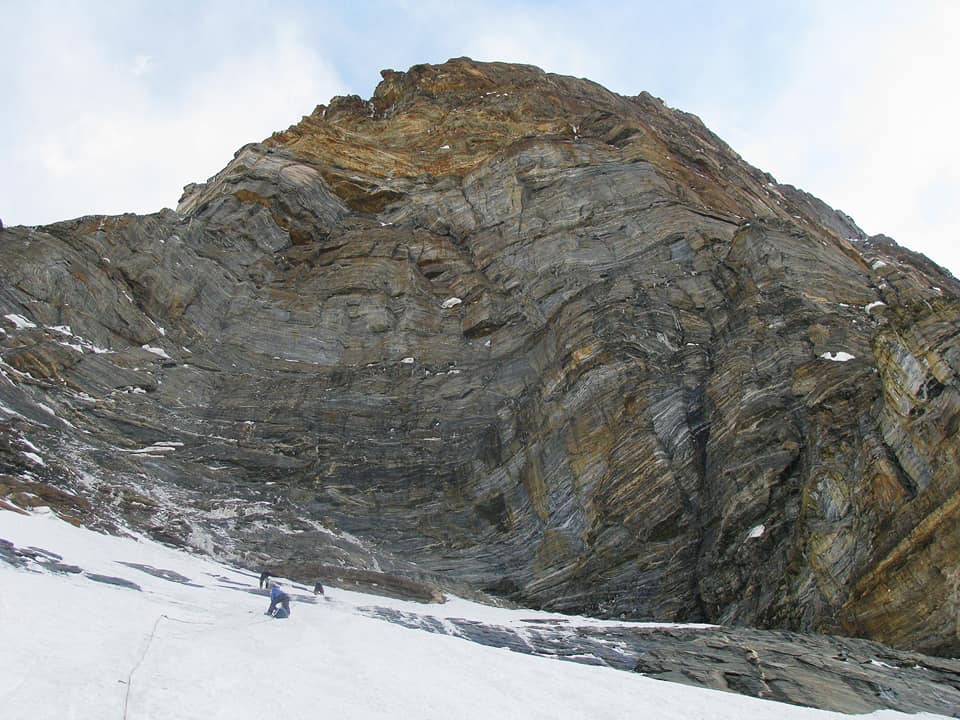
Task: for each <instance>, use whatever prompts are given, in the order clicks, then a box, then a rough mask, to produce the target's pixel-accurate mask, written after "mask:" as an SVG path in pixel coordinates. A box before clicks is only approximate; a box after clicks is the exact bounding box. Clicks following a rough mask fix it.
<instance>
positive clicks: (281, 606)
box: [264, 580, 290, 619]
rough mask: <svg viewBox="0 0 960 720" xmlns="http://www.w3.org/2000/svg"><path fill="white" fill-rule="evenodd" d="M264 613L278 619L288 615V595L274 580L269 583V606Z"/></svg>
mask: <svg viewBox="0 0 960 720" xmlns="http://www.w3.org/2000/svg"><path fill="white" fill-rule="evenodd" d="M264 615H272V616H273V617H275V618H278V619H280V618H288V617H290V596H289V595H287V594H286V593H285V592H284V591H283V590H281V589H280V584H279V583H278V582H277V581H276V580H274V581H273V582H272V583H270V607H269V608H268V609H267V611H266V612H265V613H264Z"/></svg>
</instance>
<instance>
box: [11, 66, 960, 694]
mask: <svg viewBox="0 0 960 720" xmlns="http://www.w3.org/2000/svg"><path fill="white" fill-rule="evenodd" d="M0 249H2V252H0V495H2V496H3V498H4V502H5V503H8V504H11V505H12V506H14V507H20V508H24V507H35V506H39V505H49V506H51V507H54V508H56V509H57V512H58V513H60V514H62V515H63V516H64V517H67V518H68V519H70V520H71V521H73V522H77V523H84V524H86V525H89V526H91V527H94V528H98V529H103V530H108V531H114V532H117V531H121V528H122V527H123V526H124V525H129V526H133V527H135V528H138V529H140V530H142V531H144V532H146V533H148V534H150V535H152V536H153V537H155V538H157V539H159V540H162V541H163V542H167V543H171V544H175V545H181V546H190V547H194V548H198V549H201V550H204V551H207V552H210V553H213V554H215V555H217V556H219V557H221V558H225V559H229V560H231V561H233V562H236V563H239V564H243V565H245V566H247V567H262V566H264V565H265V564H272V565H275V566H278V567H284V568H290V570H289V572H290V574H291V576H293V577H296V578H297V579H298V580H300V581H302V582H304V583H308V584H312V582H313V581H314V580H315V579H317V578H316V577H315V576H316V569H317V567H318V566H319V565H325V566H332V567H339V568H348V569H352V570H355V571H358V572H366V571H369V572H374V573H383V574H385V575H389V576H393V577H397V578H406V579H408V580H411V581H415V582H416V583H422V584H423V586H424V587H428V588H432V589H435V590H437V591H439V592H444V591H450V590H456V589H463V588H473V592H476V593H482V592H488V593H493V594H496V595H498V596H501V597H505V598H508V599H510V600H513V601H515V602H518V603H524V604H529V605H533V606H537V607H542V608H546V609H550V610H556V611H576V612H582V613H588V614H594V615H598V616H606V617H619V616H624V617H629V618H634V619H656V620H667V621H710V622H718V623H723V624H725V625H752V626H765V627H771V628H789V629H793V630H798V631H807V632H809V631H820V632H839V633H844V634H849V635H860V636H869V637H872V638H874V639H877V640H881V641H883V642H886V643H889V644H893V645H896V646H898V647H902V648H910V649H915V650H921V651H925V652H931V653H938V654H942V655H958V654H960V639H958V637H960V636H958V628H957V617H960V597H958V594H957V592H958V591H957V588H958V586H960V584H958V577H960V576H958V571H960V534H958V533H960V522H958V521H960V517H958V516H957V513H958V512H960V499H958V498H960V467H958V465H960V463H958V460H960V458H958V454H960V443H958V440H957V430H958V423H960V393H958V386H957V372H958V370H960V332H958V330H960V299H958V298H960V285H958V283H957V281H956V280H955V279H954V278H953V277H952V276H950V275H949V273H947V272H945V271H943V270H942V269H940V268H938V267H937V266H936V265H934V264H933V263H931V262H930V261H929V260H926V259H925V258H922V256H918V255H916V254H914V253H911V252H909V251H907V250H905V249H903V248H901V247H899V246H898V245H896V244H895V243H893V242H892V241H890V240H889V239H887V238H883V237H881V236H877V237H874V238H869V239H868V238H866V237H865V235H864V233H863V232H862V231H861V230H859V228H857V227H856V225H855V223H854V222H853V221H852V220H851V219H850V218H849V217H848V216H846V215H844V214H843V213H840V212H837V211H834V210H832V209H831V208H829V207H828V206H826V205H825V204H824V203H823V202H821V201H819V200H817V199H816V198H813V197H812V196H809V195H807V194H806V193H803V192H801V191H798V190H796V189H795V188H792V187H791V186H787V185H782V184H779V183H777V182H776V180H775V179H774V178H772V177H771V176H769V175H767V174H765V173H763V172H761V171H759V170H757V169H755V168H752V167H751V166H749V165H747V164H746V163H744V162H743V161H742V159H740V157H739V156H738V155H737V154H736V153H735V152H734V151H733V150H732V149H731V148H729V147H728V146H727V145H726V144H725V143H724V142H723V141H722V140H720V139H719V138H717V137H716V136H715V135H713V134H712V133H711V132H710V131H709V130H708V129H707V128H706V127H704V126H703V124H702V123H701V122H700V121H699V120H698V119H697V118H696V117H694V116H692V115H689V114H686V113H683V112H680V111H676V110H673V109H671V108H669V107H667V106H666V105H664V104H663V103H662V102H661V101H659V100H658V99H656V98H653V97H652V96H649V95H647V94H641V95H638V96H636V97H622V96H618V95H615V94H613V93H610V92H608V91H606V90H605V89H603V88H601V87H600V86H598V85H595V84H593V83H590V82H588V81H583V80H576V79H573V78H566V77H560V76H555V75H550V74H546V73H543V72H541V71H539V70H537V69H536V68H531V67H528V66H517V65H506V64H501V63H489V64H485V63H475V62H473V61H470V60H468V59H459V60H454V61H450V62H448V63H445V64H443V65H436V66H428V65H425V66H416V67H414V68H411V69H410V71H408V72H406V73H400V72H394V71H385V72H384V80H383V82H382V83H381V84H380V86H379V87H378V88H377V90H376V92H375V93H374V96H373V98H371V99H370V100H369V101H362V100H360V99H359V98H337V99H334V100H333V101H331V102H330V104H329V105H328V106H320V107H318V108H317V109H316V111H315V112H313V113H312V114H311V115H310V116H308V117H306V118H304V119H303V120H302V121H301V122H300V123H298V124H297V125H295V126H293V127H292V128H290V129H288V130H287V131H284V132H282V133H277V134H275V135H274V136H272V137H271V138H269V139H267V140H266V141H264V142H262V143H254V144H251V145H248V146H246V147H244V148H242V149H241V150H239V151H238V152H237V154H236V156H235V158H234V159H233V161H231V162H230V163H229V164H228V166H227V167H226V168H225V169H224V170H223V171H222V172H221V173H219V174H218V175H216V176H215V177H213V178H211V179H210V180H209V181H208V182H207V183H203V184H195V185H191V186H188V188H186V191H185V194H184V197H183V198H182V200H181V203H180V206H179V208H178V210H177V211H176V212H174V211H172V210H164V211H162V212H160V213H157V214H155V215H150V216H142V217H141V216H134V215H122V216H115V217H103V216H89V217H84V218H78V219H75V220H70V221H66V222H62V223H56V224H53V225H49V226H45V227H38V228H27V227H13V228H9V227H8V228H3V229H2V230H0ZM0 552H3V551H2V549H0ZM298 566H299V567H300V572H301V573H302V574H296V573H297V570H296V569H297V567H298ZM664 672H675V670H665V671H664ZM676 672H681V671H676ZM751 682H753V681H751Z"/></svg>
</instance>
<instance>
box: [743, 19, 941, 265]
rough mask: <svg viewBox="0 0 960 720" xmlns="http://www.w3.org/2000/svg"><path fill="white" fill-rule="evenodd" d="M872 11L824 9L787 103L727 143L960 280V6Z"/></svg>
mask: <svg viewBox="0 0 960 720" xmlns="http://www.w3.org/2000/svg"><path fill="white" fill-rule="evenodd" d="M864 8H865V6H863V5H856V4H846V3H832V2H831V3H821V4H820V5H819V6H818V10H819V12H818V16H817V19H816V22H815V23H814V24H813V26H812V27H811V28H810V30H809V32H808V34H807V36H806V38H805V39H804V41H803V42H802V43H800V45H799V47H798V48H797V49H796V53H797V63H796V65H795V72H794V73H793V75H792V76H790V77H787V78H784V83H783V86H782V91H781V92H780V94H779V96H777V97H776V99H775V101H774V102H773V103H772V104H771V105H770V106H768V107H767V108H766V109H765V110H764V109H760V112H754V113H749V112H748V111H745V112H744V113H743V114H742V115H741V116H740V117H739V118H736V119H734V122H733V124H732V126H733V127H736V130H735V131H734V132H733V133H730V134H729V135H728V137H727V138H726V139H727V140H729V141H730V142H731V144H732V145H733V146H734V147H735V148H736V149H737V150H738V151H739V152H741V153H742V154H743V155H744V157H745V158H746V159H747V160H749V161H750V162H752V163H753V164H755V165H757V166H759V167H761V168H763V169H764V170H769V171H770V172H772V173H773V174H774V175H776V176H777V178H778V179H779V180H780V181H781V182H789V183H792V184H795V185H800V186H802V187H803V188H804V189H806V190H808V191H810V192H812V193H814V194H815V195H817V196H819V197H821V198H822V199H823V200H825V201H826V202H827V203H828V204H830V205H833V206H834V207H838V208H840V209H843V210H845V211H846V212H848V213H850V214H851V215H852V216H853V217H854V218H855V219H856V220H857V221H858V223H859V224H860V225H861V226H862V227H863V228H864V230H866V231H867V232H869V233H881V232H882V233H885V234H888V235H891V236H893V237H894V238H895V239H896V240H897V241H898V242H899V243H900V244H902V245H905V246H907V247H909V248H911V249H914V250H918V251H920V252H924V253H926V254H927V255H929V256H930V257H931V258H933V259H934V260H935V261H937V262H939V263H941V264H943V265H946V266H947V267H948V268H951V269H952V271H953V272H954V273H957V274H960V250H958V249H956V248H957V246H958V245H960V243H957V240H958V239H960V216H958V215H957V213H956V212H955V207H956V204H957V200H958V199H960V170H958V168H960V143H957V142H955V140H954V139H953V138H952V134H953V133H952V129H953V126H954V125H955V123H956V118H957V117H958V116H960V95H958V93H957V92H956V89H955V84H956V74H957V71H958V70H960V43H958V42H957V35H956V28H958V27H960V4H957V3H953V2H925V3H911V4H909V5H907V4H899V5H892V6H888V5H886V4H879V3H878V4H874V5H870V6H869V8H868V9H866V10H865V9H864ZM728 117H729V115H728Z"/></svg>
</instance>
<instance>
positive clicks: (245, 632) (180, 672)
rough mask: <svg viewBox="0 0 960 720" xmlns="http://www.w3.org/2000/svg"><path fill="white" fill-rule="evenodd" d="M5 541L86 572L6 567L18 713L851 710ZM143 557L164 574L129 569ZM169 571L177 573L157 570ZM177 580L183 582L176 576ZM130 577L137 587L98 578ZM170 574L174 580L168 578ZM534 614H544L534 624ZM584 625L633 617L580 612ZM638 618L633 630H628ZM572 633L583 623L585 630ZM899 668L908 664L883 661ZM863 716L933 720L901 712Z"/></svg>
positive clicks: (698, 719) (234, 716)
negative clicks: (276, 609) (283, 609)
mask: <svg viewBox="0 0 960 720" xmlns="http://www.w3.org/2000/svg"><path fill="white" fill-rule="evenodd" d="M0 538H3V539H5V540H8V541H10V542H12V543H13V544H14V545H15V546H17V547H19V548H34V549H36V548H40V549H42V550H44V551H47V552H53V553H56V554H57V555H59V556H60V557H61V558H62V562H63V563H66V564H68V565H74V566H75V567H76V568H77V569H79V570H81V571H82V572H61V573H53V572H50V571H47V570H44V569H43V566H42V564H41V563H38V562H36V561H31V562H29V563H28V564H27V566H26V567H21V568H14V567H13V566H11V565H10V564H8V563H5V562H3V561H0V586H2V587H3V589H4V592H3V593H0V617H3V618H14V617H15V618H16V621H15V622H7V623H5V624H4V628H3V652H2V653H0V702H2V707H3V710H4V716H5V717H11V718H14V717H15V718H31V720H55V719H56V720H60V718H67V717H69V718H120V717H122V718H129V720H136V719H144V718H176V719H177V720H218V719H229V720H243V719H244V718H264V717H270V718H306V717H332V718H350V720H379V719H386V718H414V717H415V718H420V719H422V720H447V719H448V718H458V719H460V720H489V718H495V717H518V718H525V719H529V720H566V719H567V718H569V719H570V720H580V719H581V718H595V719H596V720H614V719H616V720H620V719H622V718H643V717H657V718H659V719H660V720H708V719H709V720H764V719H766V718H773V717H775V718H778V720H847V719H848V718H850V717H851V716H849V715H843V714H841V713H836V712H826V711H821V710H814V709H810V708H803V707H797V706H793V705H784V704H781V703H774V702H772V701H769V700H760V699H757V698H752V697H745V696H742V695H736V694H733V693H727V692H720V691H718V690H706V689H702V688H695V687H690V686H688V685H681V684H677V683H669V682H663V681H661V680H654V679H652V678H648V677H644V676H642V675H638V674H635V673H630V672H625V671H622V670H614V669H612V668H608V667H597V666H591V665H585V664H578V663H573V662H563V661H561V660H557V659H555V658H545V657H537V656H533V655H526V654H521V653H516V652H511V651H510V650H508V649H507V648H500V647H488V646H483V645H479V644H476V643H473V642H469V641H467V640H465V639H462V638H460V637H454V636H450V635H441V634H438V633H432V632H426V631H423V630H417V629H408V628H404V627H399V626H397V625H394V624H391V623H388V622H384V621H382V620H378V619H375V618H373V617H369V616H368V612H365V611H364V608H367V609H369V608H370V606H376V607H387V608H392V609H394V610H399V611H402V612H405V613H408V614H413V615H419V616H425V619H431V618H436V620H432V622H431V624H432V625H434V626H436V624H438V623H443V624H448V623H445V618H465V619H469V620H473V621H476V622H481V623H484V624H490V625H499V626H508V627H512V628H516V629H517V631H518V632H523V631H524V628H529V627H531V626H532V625H533V624H534V623H536V621H537V620H541V621H543V620H547V619H550V617H551V615H550V613H544V612H538V611H534V610H505V609H497V608H491V607H487V606H482V605H477V604H475V603H471V602H467V601H465V600H460V599H458V598H451V599H450V600H449V601H448V602H447V603H444V604H443V605H423V604H419V603H414V602H403V601H400V600H390V599H387V598H381V597H375V596H371V595H364V594H361V593H355V592H348V591H345V590H340V589H337V588H328V589H327V596H328V597H330V598H331V601H330V602H323V601H320V602H316V603H314V602H312V601H313V597H312V595H311V593H310V591H309V590H308V588H305V587H303V586H298V585H297V584H295V583H291V582H289V581H287V580H282V586H283V587H284V588H285V589H286V590H287V592H289V593H290V595H291V597H292V602H291V617H290V618H288V619H284V620H276V619H273V618H269V617H264V614H263V612H264V610H265V609H266V607H267V604H268V599H267V598H266V597H263V596H260V595H257V594H254V593H252V592H250V591H251V590H253V589H254V588H256V587H257V585H258V581H257V575H256V574H255V573H253V572H250V571H243V570H242V569H238V568H232V567H228V566H224V565H219V564H217V563H214V562H213V561H211V560H210V559H209V558H204V557H202V556H199V555H191V554H188V553H186V552H181V551H178V550H174V549H172V548H170V547H166V546H162V545H159V544H158V543H155V542H151V541H150V540H148V539H145V538H140V539H139V540H137V539H134V537H132V536H131V537H123V538H121V537H111V536H108V535H102V534H99V533H95V532H92V531H89V530H85V529H82V528H77V527H74V526H72V525H69V524H68V523H66V522H64V521H62V520H59V519H57V518H56V517H55V516H54V515H53V514H52V513H51V512H50V511H49V510H47V509H39V508H38V509H37V510H36V511H35V512H34V513H32V514H28V515H23V514H19V513H15V512H10V511H6V510H2V509H0ZM125 563H133V564H136V565H140V566H141V567H145V568H146V569H147V570H153V571H154V572H153V573H149V572H145V571H144V570H142V569H139V568H136V567H131V566H130V565H129V564H125ZM156 571H160V573H161V574H166V578H164V577H158V576H157V574H156ZM171 573H175V575H173V574H171ZM91 575H98V576H100V577H101V579H102V578H103V577H111V578H119V579H120V580H122V581H127V582H130V583H135V584H136V585H137V586H138V587H139V588H140V590H139V591H138V590H136V589H133V588H130V587H120V586H117V585H115V584H105V583H103V582H102V581H94V580H92V578H91ZM167 578H175V579H174V580H170V579H167ZM531 618H532V619H533V621H532V622H531V621H530V619H531ZM568 619H570V620H572V621H574V622H576V623H577V625H584V624H594V625H622V624H623V623H614V622H611V621H602V620H592V619H589V618H568ZM626 625H628V626H629V623H627V624H626ZM574 632H575V629H571V633H574ZM875 662H876V663H877V667H884V668H886V669H887V670H889V672H891V673H893V672H898V671H899V670H898V669H897V668H893V667H890V666H889V665H884V664H882V661H881V660H880V659H879V658H877V659H875ZM857 717H859V718H863V719H864V720H935V719H936V718H942V717H943V716H935V715H929V714H917V715H906V714H903V713H898V712H893V711H889V710H885V711H877V712H875V713H872V714H870V715H859V716H857Z"/></svg>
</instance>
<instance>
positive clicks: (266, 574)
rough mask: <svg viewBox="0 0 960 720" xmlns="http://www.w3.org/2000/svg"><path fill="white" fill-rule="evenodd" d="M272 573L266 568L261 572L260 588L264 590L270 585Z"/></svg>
mask: <svg viewBox="0 0 960 720" xmlns="http://www.w3.org/2000/svg"><path fill="white" fill-rule="evenodd" d="M272 575H273V573H271V572H270V571H269V570H264V571H263V572H262V573H260V589H261V590H263V589H264V588H265V587H269V586H270V578H271V577H272Z"/></svg>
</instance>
